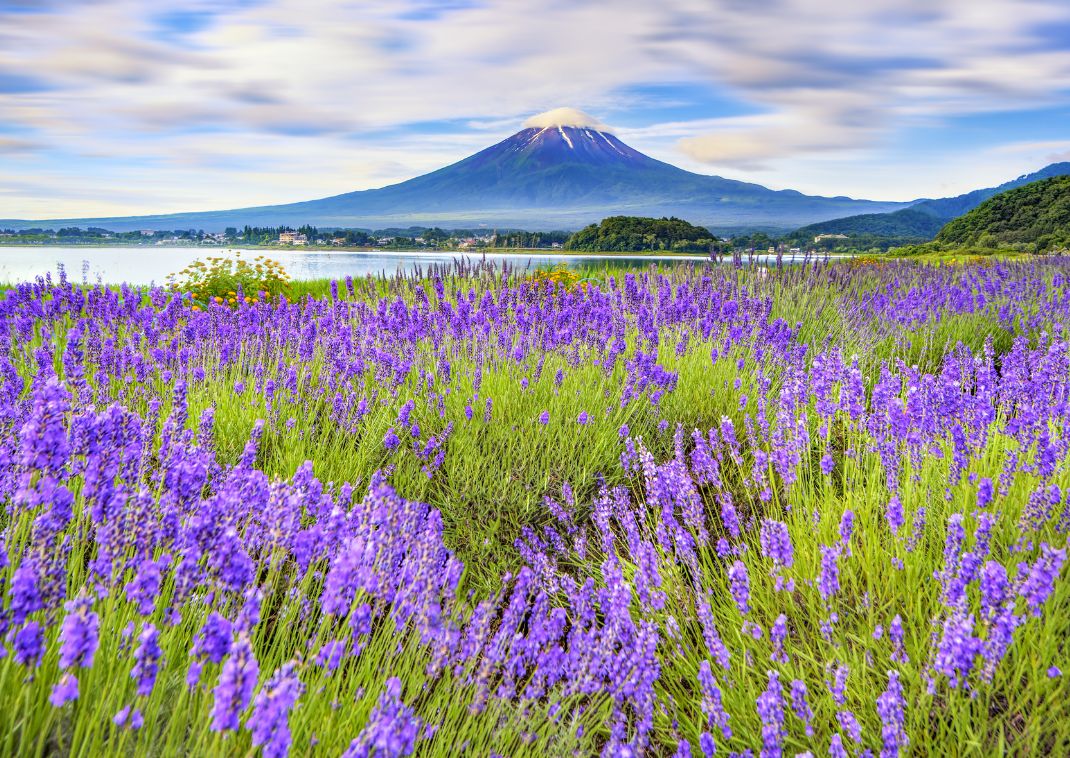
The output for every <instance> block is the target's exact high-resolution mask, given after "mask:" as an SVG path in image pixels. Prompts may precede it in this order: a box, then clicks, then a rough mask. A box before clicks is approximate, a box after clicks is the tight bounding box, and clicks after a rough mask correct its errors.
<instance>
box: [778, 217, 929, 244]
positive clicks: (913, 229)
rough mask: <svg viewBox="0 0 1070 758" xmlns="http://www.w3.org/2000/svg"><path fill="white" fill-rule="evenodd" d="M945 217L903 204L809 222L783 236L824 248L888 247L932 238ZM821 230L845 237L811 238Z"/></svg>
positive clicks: (823, 232)
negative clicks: (891, 210) (889, 209)
mask: <svg viewBox="0 0 1070 758" xmlns="http://www.w3.org/2000/svg"><path fill="white" fill-rule="evenodd" d="M945 220H946V219H942V218H937V217H935V216H933V215H931V214H929V213H925V212H923V211H919V210H915V209H913V208H905V209H904V210H901V211H896V212H895V213H866V214H863V215H861V216H848V217H846V218H837V219H833V220H831V221H822V222H821V223H818V224H810V225H809V226H804V227H802V228H801V229H797V230H796V231H794V232H792V233H791V234H790V235H788V237H787V239H788V240H789V241H792V242H794V243H795V244H799V245H817V246H819V247H822V248H827V249H834V248H836V247H846V246H849V247H851V248H853V249H859V250H864V249H869V248H878V249H882V250H887V249H888V248H889V247H896V246H900V245H907V244H910V243H914V242H922V241H925V240H930V239H932V238H933V237H934V236H936V233H937V232H939V231H940V228H941V227H942V226H943V224H944V221H945ZM822 234H846V235H847V236H848V238H849V239H847V240H837V239H828V240H821V241H820V242H815V241H814V238H815V237H817V236H819V235H822Z"/></svg>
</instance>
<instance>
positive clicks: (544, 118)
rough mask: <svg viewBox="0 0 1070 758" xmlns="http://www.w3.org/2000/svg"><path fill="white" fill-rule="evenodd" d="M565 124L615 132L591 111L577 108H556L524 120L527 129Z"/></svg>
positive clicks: (579, 127) (555, 126)
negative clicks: (591, 113) (587, 111)
mask: <svg viewBox="0 0 1070 758" xmlns="http://www.w3.org/2000/svg"><path fill="white" fill-rule="evenodd" d="M563 126H567V127H572V128H573V129H585V128H590V129H594V130H595V131H599V132H608V133H609V134H613V130H612V129H611V128H609V127H608V126H606V125H605V124H603V123H602V122H601V121H599V120H598V119H596V118H595V117H594V116H592V115H590V114H589V113H584V112H583V111H581V110H577V109H576V108H554V109H553V110H551V111H546V112H545V113H540V114H539V115H537V116H532V117H531V118H529V119H528V120H527V121H525V122H524V128H525V129H531V128H534V129H553V128H561V127H563Z"/></svg>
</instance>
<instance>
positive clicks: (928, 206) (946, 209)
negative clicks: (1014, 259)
mask: <svg viewBox="0 0 1070 758" xmlns="http://www.w3.org/2000/svg"><path fill="white" fill-rule="evenodd" d="M1066 175H1070V163H1066V162H1064V163H1052V164H1051V165H1049V166H1045V167H1044V168H1042V169H1041V170H1039V171H1036V172H1034V173H1031V174H1024V175H1022V176H1019V177H1018V178H1017V179H1012V180H1011V181H1009V182H1004V183H1003V184H1001V185H999V186H998V187H987V188H985V189H978V190H974V191H972V192H967V193H965V194H963V195H958V196H957V197H946V198H941V199H938V200H920V201H918V202H916V203H914V204H913V205H911V206H910V207H909V208H904V209H902V210H897V211H893V212H891V213H865V214H861V215H858V216H846V217H844V218H838V219H832V220H830V221H821V222H818V223H816V224H810V225H808V226H804V227H802V228H801V229H797V230H796V231H795V232H793V233H792V234H791V235H789V238H790V239H792V240H795V241H797V242H798V243H799V244H805V243H807V242H812V241H813V239H814V237H816V236H818V235H820V234H845V235H847V236H848V237H849V238H850V239H849V240H848V241H847V243H846V244H847V246H849V247H854V248H860V249H861V248H867V247H884V248H887V247H889V246H891V245H906V244H911V243H918V242H924V241H927V240H931V239H932V238H933V237H935V236H936V234H937V232H939V231H940V230H941V229H942V228H943V226H944V224H946V223H947V222H948V221H950V220H951V219H953V218H957V217H958V216H961V215H962V214H964V213H967V212H968V211H971V210H973V209H974V208H976V207H977V206H979V205H980V204H981V203H983V202H984V201H985V200H988V199H989V198H991V197H995V196H996V195H998V194H1000V193H1003V192H1006V191H1008V190H1011V189H1014V188H1016V187H1022V186H1025V185H1027V184H1032V183H1033V182H1036V181H1039V180H1041V179H1048V178H1051V177H1054V176H1066Z"/></svg>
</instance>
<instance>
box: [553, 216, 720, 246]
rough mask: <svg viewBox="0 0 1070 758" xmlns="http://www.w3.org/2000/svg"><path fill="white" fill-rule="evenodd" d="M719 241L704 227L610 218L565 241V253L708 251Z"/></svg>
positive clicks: (675, 221)
mask: <svg viewBox="0 0 1070 758" xmlns="http://www.w3.org/2000/svg"><path fill="white" fill-rule="evenodd" d="M717 242H718V240H717V238H716V237H715V236H714V234H713V233H712V232H711V231H710V230H709V229H707V228H706V227H704V226H695V225H694V224H691V223H688V222H687V221H684V220H682V219H678V218H644V217H640V216H611V217H609V218H605V219H602V221H601V222H599V223H597V224H591V225H590V226H585V227H584V228H583V229H580V230H579V231H578V232H576V233H575V234H573V235H572V236H571V237H569V238H568V241H567V242H565V249H566V250H584V251H589V252H593V251H598V250H605V251H613V252H625V251H635V252H639V251H644V250H672V251H676V252H702V253H705V252H709V250H710V246H711V245H716V244H717Z"/></svg>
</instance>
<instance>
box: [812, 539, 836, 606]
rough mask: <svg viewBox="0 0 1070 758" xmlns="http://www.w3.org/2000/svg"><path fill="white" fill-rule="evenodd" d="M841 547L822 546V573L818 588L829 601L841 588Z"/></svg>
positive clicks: (819, 577) (826, 600) (818, 580)
mask: <svg viewBox="0 0 1070 758" xmlns="http://www.w3.org/2000/svg"><path fill="white" fill-rule="evenodd" d="M839 560H840V548H839V546H838V545H832V546H829V545H822V546H821V573H820V574H819V576H818V579H817V589H818V592H820V593H821V597H822V598H823V599H824V600H825V602H826V603H827V602H828V601H829V600H831V599H832V596H833V595H835V594H836V593H837V592H838V591H839V589H840V565H839Z"/></svg>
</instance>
